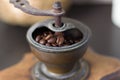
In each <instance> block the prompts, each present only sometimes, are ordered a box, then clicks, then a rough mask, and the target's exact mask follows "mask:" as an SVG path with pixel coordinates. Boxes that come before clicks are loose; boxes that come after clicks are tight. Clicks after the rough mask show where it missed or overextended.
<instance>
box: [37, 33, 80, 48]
mask: <svg viewBox="0 0 120 80" xmlns="http://www.w3.org/2000/svg"><path fill="white" fill-rule="evenodd" d="M35 41H36V42H38V43H40V44H42V45H46V46H52V47H60V46H68V45H72V44H74V43H77V42H79V41H80V40H72V39H70V38H67V37H65V36H64V33H62V32H51V31H49V32H48V31H47V32H43V33H42V34H39V35H37V36H36V38H35Z"/></svg>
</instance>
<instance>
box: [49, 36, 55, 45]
mask: <svg viewBox="0 0 120 80" xmlns="http://www.w3.org/2000/svg"><path fill="white" fill-rule="evenodd" d="M47 42H48V43H52V44H53V43H55V42H56V38H55V37H52V38H50V39H49V40H47Z"/></svg>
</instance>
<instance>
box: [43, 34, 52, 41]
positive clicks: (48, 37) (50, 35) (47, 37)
mask: <svg viewBox="0 0 120 80" xmlns="http://www.w3.org/2000/svg"><path fill="white" fill-rule="evenodd" d="M52 36H53V35H52V34H49V35H47V36H46V37H45V40H48V39H50V38H51V37H52Z"/></svg>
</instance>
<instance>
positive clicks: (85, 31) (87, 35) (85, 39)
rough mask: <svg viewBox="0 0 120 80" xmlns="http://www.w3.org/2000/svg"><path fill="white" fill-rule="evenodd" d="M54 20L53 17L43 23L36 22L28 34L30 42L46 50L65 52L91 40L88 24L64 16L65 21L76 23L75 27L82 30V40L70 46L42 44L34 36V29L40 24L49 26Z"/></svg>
mask: <svg viewBox="0 0 120 80" xmlns="http://www.w3.org/2000/svg"><path fill="white" fill-rule="evenodd" d="M53 21H54V20H53V19H50V20H47V21H44V22H42V24H41V22H38V23H36V24H34V25H33V26H32V27H30V28H29V30H28V32H27V35H26V37H27V40H28V42H29V44H30V45H32V46H34V47H36V48H37V49H39V50H41V51H44V52H65V51H70V50H74V49H76V48H78V47H80V46H83V45H84V44H86V43H87V42H88V41H89V38H90V37H91V31H90V29H89V28H88V27H87V26H86V25H84V24H83V23H81V22H79V21H76V20H73V19H70V18H63V20H62V21H63V22H65V23H68V22H69V23H73V25H75V28H78V29H79V30H80V31H81V32H82V34H83V39H82V40H81V41H80V42H78V43H75V44H73V45H69V46H63V47H49V46H45V45H41V44H39V43H37V42H36V41H35V40H34V39H33V37H32V33H33V31H34V30H35V29H37V28H39V27H40V26H48V24H49V23H50V22H53ZM46 23H48V24H46Z"/></svg>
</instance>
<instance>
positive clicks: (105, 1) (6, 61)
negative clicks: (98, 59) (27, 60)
mask: <svg viewBox="0 0 120 80" xmlns="http://www.w3.org/2000/svg"><path fill="white" fill-rule="evenodd" d="M29 1H30V3H31V4H32V5H33V6H35V7H39V8H40V9H47V8H48V9H49V8H50V7H45V6H44V5H45V4H46V5H47V6H48V3H46V2H49V4H50V5H49V6H51V5H52V3H53V2H52V0H50V1H51V3H50V1H49V0H48V1H45V0H36V3H38V1H40V2H39V4H36V3H35V1H34V0H29ZM53 1H55V0H53ZM61 1H63V6H64V8H65V9H66V10H67V13H66V15H65V16H66V17H70V18H73V19H77V20H79V21H81V22H83V23H84V24H86V25H87V26H88V27H89V28H90V29H91V30H92V38H91V40H90V47H92V48H93V49H94V50H95V51H96V52H98V53H99V54H103V55H107V56H111V57H116V58H118V59H120V29H119V28H118V27H117V26H115V25H114V24H113V22H112V11H113V9H112V7H113V4H112V0H61ZM113 1H117V0H113ZM118 1H119V0H118ZM119 5H120V4H119ZM119 10H120V8H119ZM119 16H120V15H119ZM48 18H50V17H39V18H38V17H33V16H31V15H27V14H25V13H23V12H22V11H20V10H18V9H16V8H14V6H13V5H12V4H9V0H1V2H0V70H3V69H5V68H7V67H10V66H12V65H14V64H16V63H18V62H19V61H20V60H21V59H22V57H23V56H24V54H25V53H27V52H30V49H29V46H28V43H27V41H26V32H27V30H28V28H29V27H30V25H32V24H33V23H35V22H37V21H42V20H45V19H48Z"/></svg>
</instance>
